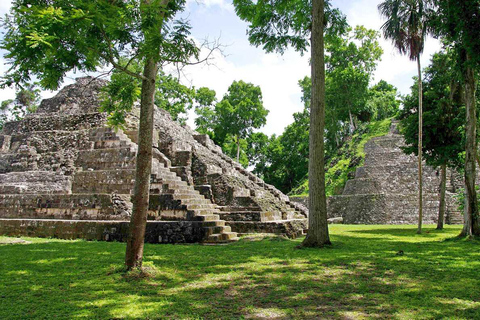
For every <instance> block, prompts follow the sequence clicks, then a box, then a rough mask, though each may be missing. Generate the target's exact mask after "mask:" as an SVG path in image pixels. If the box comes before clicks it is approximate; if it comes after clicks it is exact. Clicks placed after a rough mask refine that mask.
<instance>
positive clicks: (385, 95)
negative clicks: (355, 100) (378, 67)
mask: <svg viewBox="0 0 480 320" xmlns="http://www.w3.org/2000/svg"><path fill="white" fill-rule="evenodd" d="M366 103H367V106H366V109H367V110H371V111H372V112H373V116H372V119H373V120H382V119H386V118H391V117H393V116H395V115H396V114H397V113H398V111H399V107H400V100H399V99H398V93H397V88H395V87H394V86H393V85H391V84H389V83H387V82H386V81H385V80H380V81H379V82H378V83H377V84H376V85H374V86H373V87H371V88H370V90H369V95H368V100H367V102H366Z"/></svg>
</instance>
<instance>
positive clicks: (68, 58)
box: [1, 0, 199, 269]
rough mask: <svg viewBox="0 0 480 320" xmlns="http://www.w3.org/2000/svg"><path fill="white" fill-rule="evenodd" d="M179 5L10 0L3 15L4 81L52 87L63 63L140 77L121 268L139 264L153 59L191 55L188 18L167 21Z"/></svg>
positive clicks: (180, 0)
mask: <svg viewBox="0 0 480 320" xmlns="http://www.w3.org/2000/svg"><path fill="white" fill-rule="evenodd" d="M184 5H185V1H184V0H140V1H133V0H125V1H110V0H98V1H88V0H52V1H44V0H16V1H14V2H13V3H12V9H11V12H10V14H9V15H7V16H6V17H5V18H4V19H3V24H2V25H3V27H4V28H5V29H6V30H7V32H6V34H5V37H4V39H3V40H2V42H1V48H2V49H5V50H6V51H7V54H6V58H7V59H8V60H9V62H11V68H10V70H9V73H8V75H7V76H6V77H5V79H4V82H3V84H4V85H9V84H12V83H21V82H26V81H28V80H29V79H30V77H31V76H32V75H34V76H37V77H38V79H39V82H40V85H41V86H42V87H43V88H46V89H53V90H55V89H57V88H58V87H59V85H60V83H61V82H62V80H63V79H64V77H65V74H66V73H67V72H68V71H70V70H73V69H75V70H80V71H85V72H93V71H96V70H97V68H98V67H100V66H112V67H113V68H114V69H116V70H121V71H123V72H125V73H126V74H128V75H129V76H131V77H133V78H136V79H139V80H140V81H142V86H141V102H140V124H139V130H138V152H137V161H136V173H135V187H134V194H133V197H132V202H133V213H132V217H131V221H130V231H129V236H128V239H127V250H126V255H125V264H126V267H127V268H128V269H131V268H134V267H140V266H141V265H142V259H143V247H144V235H145V229H146V218H147V210H148V195H149V185H150V173H151V163H152V135H153V108H154V101H155V92H156V79H157V74H158V70H159V66H160V64H162V63H168V62H182V61H183V62H185V61H189V60H190V59H191V57H192V56H195V57H198V52H199V50H198V48H197V47H196V45H195V43H194V42H193V40H192V39H190V38H188V36H189V26H188V25H187V24H186V23H185V22H182V21H176V22H173V23H172V22H171V21H172V20H173V18H174V16H175V14H176V13H177V12H179V11H181V10H182V9H183V7H184ZM123 57H129V59H130V60H139V61H141V62H142V65H143V70H141V72H132V71H131V70H130V69H129V68H128V67H129V63H128V62H127V64H125V63H122V58H123ZM130 60H128V61H130Z"/></svg>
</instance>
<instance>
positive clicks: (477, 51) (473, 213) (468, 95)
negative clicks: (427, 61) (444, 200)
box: [433, 0, 480, 237]
mask: <svg viewBox="0 0 480 320" xmlns="http://www.w3.org/2000/svg"><path fill="white" fill-rule="evenodd" d="M433 2H434V4H435V5H436V9H437V10H436V15H435V24H434V31H435V34H436V35H438V36H441V37H444V38H445V39H446V40H447V41H449V42H450V43H452V44H453V46H454V48H455V49H456V51H457V55H458V61H457V62H458V63H459V66H460V71H461V74H462V80H463V84H464V90H465V110H466V111H465V113H466V130H465V131H466V133H465V135H466V136H465V185H466V190H467V205H466V210H465V216H464V227H463V231H462V235H464V236H477V237H478V236H480V217H479V215H478V214H479V213H478V203H477V192H476V190H475V179H476V168H475V160H476V157H477V143H476V138H477V128H476V127H477V113H476V89H477V81H478V70H479V68H480V37H479V36H478V30H480V19H479V17H480V2H479V1H478V0H465V1H454V0H434V1H433Z"/></svg>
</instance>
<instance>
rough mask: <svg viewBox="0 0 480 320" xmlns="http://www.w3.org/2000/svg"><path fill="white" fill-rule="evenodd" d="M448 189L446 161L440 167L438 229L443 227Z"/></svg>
mask: <svg viewBox="0 0 480 320" xmlns="http://www.w3.org/2000/svg"><path fill="white" fill-rule="evenodd" d="M446 189H447V165H446V164H445V163H444V164H442V165H441V167H440V204H439V207H438V221H437V230H442V229H443V221H444V220H445V207H446V202H445V191H446Z"/></svg>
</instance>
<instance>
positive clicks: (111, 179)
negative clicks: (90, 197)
mask: <svg viewBox="0 0 480 320" xmlns="http://www.w3.org/2000/svg"><path fill="white" fill-rule="evenodd" d="M134 183H135V170H133V169H123V170H122V169H116V170H95V171H80V172H77V173H75V175H74V179H73V185H72V191H73V193H112V192H115V193H120V194H129V193H131V192H132V191H133V185H134Z"/></svg>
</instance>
